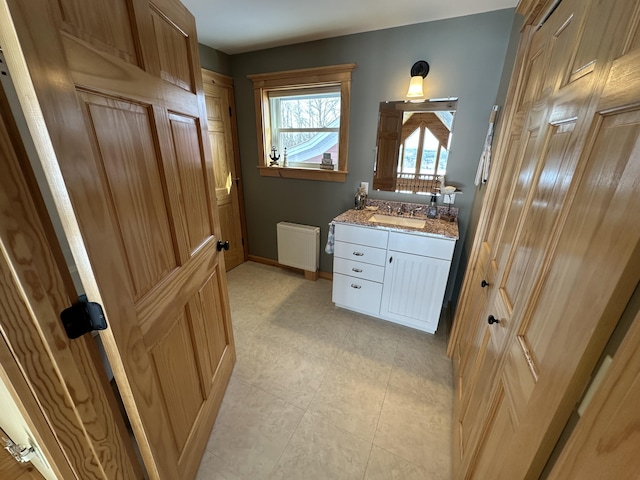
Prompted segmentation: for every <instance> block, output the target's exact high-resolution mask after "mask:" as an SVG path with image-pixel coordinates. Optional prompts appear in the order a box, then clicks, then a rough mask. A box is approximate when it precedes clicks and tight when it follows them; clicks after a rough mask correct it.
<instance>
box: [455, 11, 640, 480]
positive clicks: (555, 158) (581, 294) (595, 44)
mask: <svg viewBox="0 0 640 480" xmlns="http://www.w3.org/2000/svg"><path fill="white" fill-rule="evenodd" d="M637 8H638V4H637V2H631V1H619V2H607V3H604V2H582V1H581V2H578V1H572V0H565V1H563V2H562V3H561V4H560V6H559V7H558V8H557V9H556V10H555V11H554V12H553V14H552V15H551V16H550V17H549V19H548V20H547V21H546V23H545V24H544V25H543V26H542V27H541V28H539V29H538V30H537V32H536V33H535V36H534V37H533V39H532V41H531V43H530V45H531V48H530V49H529V52H528V54H527V61H526V62H525V65H526V69H525V72H526V76H525V78H524V80H523V85H524V86H523V88H522V89H521V92H522V94H521V96H520V99H527V98H531V99H532V102H531V104H530V106H529V107H528V108H525V109H524V110H526V112H525V114H524V119H523V123H524V127H523V130H522V134H517V133H516V134H514V135H512V136H511V137H508V138H510V139H511V138H518V143H519V145H518V149H519V151H520V152H521V155H522V160H521V162H519V167H518V168H514V171H515V172H517V173H516V175H515V176H514V179H513V181H512V185H513V187H512V190H511V193H509V195H510V196H511V198H510V201H508V202H507V204H508V205H509V207H508V209H507V212H506V215H505V219H504V223H503V224H502V225H500V226H499V227H498V228H495V229H494V228H492V227H495V226H496V225H495V222H493V223H489V229H488V230H485V234H486V238H492V236H493V238H495V239H496V240H495V243H494V245H495V256H494V258H493V259H492V261H491V263H492V264H491V267H492V268H493V271H492V272H490V273H495V275H496V280H495V282H494V285H493V286H494V288H495V292H493V294H492V300H490V301H489V302H488V307H487V309H486V311H485V314H492V315H494V317H495V318H496V319H498V320H499V323H494V324H493V325H488V326H486V327H484V329H485V330H488V331H489V332H491V338H492V339H496V340H497V342H493V343H492V342H488V343H487V345H489V346H490V347H491V351H492V352H493V353H495V355H487V356H486V358H491V361H492V362H493V366H491V367H486V368H484V365H483V366H481V367H479V368H480V370H481V371H482V372H485V374H484V375H480V376H478V379H477V382H480V383H481V384H482V385H490V388H489V392H490V395H489V396H488V397H487V396H486V395H485V394H486V392H485V391H483V395H482V396H476V397H473V395H472V397H471V400H470V403H471V405H472V406H473V407H474V408H473V411H474V414H473V415H472V416H471V418H470V419H469V420H468V421H469V422H471V423H472V425H473V428H471V430H472V431H473V432H474V434H475V437H473V438H470V439H469V441H470V447H471V449H470V451H469V450H467V451H463V453H462V455H463V457H464V458H462V459H461V460H460V461H461V464H462V465H461V467H460V468H459V469H458V470H457V471H456V475H457V478H488V477H489V476H491V477H492V478H505V479H511V478H537V475H538V474H539V472H540V470H541V469H542V467H543V466H544V462H545V461H546V458H547V456H548V454H549V453H550V451H551V448H552V447H553V445H554V444H555V441H556V440H557V436H558V435H559V433H560V431H561V429H562V427H563V425H564V423H563V422H566V419H567V417H568V415H569V412H570V411H571V408H572V407H573V405H574V404H575V402H576V401H577V399H578V397H579V394H580V392H581V389H582V388H583V387H584V384H585V382H586V380H587V374H588V372H590V371H591V370H590V368H592V367H593V364H594V363H595V361H596V360H597V358H598V356H599V350H598V349H599V348H600V349H601V348H602V347H603V344H604V341H606V338H607V336H608V334H609V333H610V331H611V329H612V327H613V325H614V324H615V321H612V318H613V319H617V318H618V316H616V315H619V313H620V312H616V309H617V308H618V307H619V305H620V304H619V303H618V302H620V301H622V302H623V303H621V305H622V306H624V305H625V304H626V301H625V298H627V299H628V296H629V295H630V294H631V291H630V290H629V288H631V290H632V289H633V287H634V286H635V285H636V284H637V282H638V275H639V273H640V271H639V269H638V267H637V266H635V265H638V258H637V255H638V252H637V250H638V248H637V246H638V241H639V240H640V236H639V235H638V234H639V233H640V231H638V228H637V225H634V226H626V227H625V224H626V223H627V219H628V218H630V216H632V215H633V213H632V212H633V211H634V210H635V209H637V208H638V207H640V204H638V202H637V198H635V199H634V198H633V191H634V189H637V178H639V177H638V173H639V172H638V168H640V166H639V165H637V163H638V161H637V159H638V158H639V157H638V155H637V153H636V152H637V150H636V148H637V146H636V145H637V142H638V137H637V132H636V129H635V125H636V122H637V121H638V117H637V113H636V112H634V111H633V108H632V105H634V104H636V102H638V100H640V98H637V97H638V90H637V89H636V90H635V92H632V90H633V86H632V84H633V82H634V81H637V79H636V76H637V75H638V73H639V72H638V69H637V67H635V65H634V64H633V62H634V61H636V62H637V58H636V57H634V55H633V53H631V51H629V53H627V54H626V55H625V56H626V57H627V60H626V61H623V60H622V58H624V56H623V57H621V56H620V55H622V54H623V52H624V51H625V49H627V50H629V49H632V48H633V47H632V43H631V41H630V39H632V38H635V36H636V33H635V29H636V28H637V25H636V24H635V23H633V22H629V15H628V13H629V11H630V10H631V11H633V9H636V12H637V11H638V10H637ZM616 58H617V60H615V62H620V67H619V69H618V70H617V71H616V63H613V70H611V72H610V70H609V69H610V68H611V66H612V62H613V61H614V59H616ZM527 69H528V70H527ZM536 71H537V72H542V73H541V74H536V73H535V72H536ZM620 72H624V74H625V76H626V85H627V88H626V89H625V87H624V85H623V83H622V82H621V81H620ZM607 78H609V80H607ZM528 92H531V93H528ZM601 94H602V96H601ZM521 103H522V102H521ZM598 104H599V105H598ZM506 151H507V152H508V151H509V150H508V149H507V150H506ZM507 158H508V156H507V157H505V159H507ZM605 159H606V160H605ZM627 179H629V180H627ZM631 179H632V180H631ZM621 183H622V185H621ZM636 192H637V190H636ZM594 197H595V198H596V199H597V200H594ZM636 197H637V195H636ZM496 198H497V199H500V198H505V197H504V196H500V195H498V196H496ZM507 198H508V197H507ZM598 202H601V203H598ZM614 212H617V213H614ZM493 218H495V217H493ZM635 223H637V222H635ZM610 228H612V229H614V231H619V232H623V233H621V234H620V236H619V238H616V239H613V238H611V237H612V235H611V231H610V230H609V229H610ZM496 232H497V233H496ZM487 243H488V246H487V247H486V248H487V249H489V250H491V249H492V247H493V246H491V245H490V242H487ZM599 283H601V284H605V285H606V286H603V285H600V286H599ZM612 302H613V303H615V305H613V304H612ZM612 315H613V316H612ZM485 318H486V317H485ZM480 321H486V320H484V319H483V318H481V319H480ZM480 330H482V328H481V329H480ZM476 338H480V339H484V338H486V334H484V335H478V336H477V337H476ZM487 348H489V347H487ZM470 351H471V350H470ZM472 387H473V385H472ZM464 388H467V387H466V386H465V387H464ZM463 398H464V396H463ZM478 412H479V413H478ZM463 420H466V419H463ZM462 423H463V425H462V427H464V422H462ZM461 430H462V432H463V434H464V428H461ZM463 441H464V439H463Z"/></svg>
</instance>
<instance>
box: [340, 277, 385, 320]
mask: <svg viewBox="0 0 640 480" xmlns="http://www.w3.org/2000/svg"><path fill="white" fill-rule="evenodd" d="M381 298H382V284H381V283H376V282H370V281H369V280H362V279H359V278H353V277H349V276H347V275H342V274H340V273H334V274H333V298H332V300H333V303H335V304H336V305H338V306H340V307H346V308H348V309H350V310H356V311H358V312H362V313H366V314H368V315H375V316H378V315H379V314H380V299H381Z"/></svg>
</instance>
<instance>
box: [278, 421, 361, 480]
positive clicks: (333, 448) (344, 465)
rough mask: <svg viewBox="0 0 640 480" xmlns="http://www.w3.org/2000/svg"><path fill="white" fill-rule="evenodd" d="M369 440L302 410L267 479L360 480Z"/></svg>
mask: <svg viewBox="0 0 640 480" xmlns="http://www.w3.org/2000/svg"><path fill="white" fill-rule="evenodd" d="M370 450H371V444H370V443H369V442H365V441H364V440H362V439H360V438H358V437H356V436H355V435H351V434H350V433H347V432H345V431H344V430H342V429H340V428H338V427H336V426H335V425H332V424H330V423H328V422H325V421H323V420H321V419H320V418H318V417H315V416H313V415H311V414H310V413H306V414H305V416H304V417H303V419H302V420H301V421H300V424H299V425H298V428H297V429H296V431H295V433H294V434H293V436H292V437H291V441H290V442H289V444H288V445H287V448H286V450H285V451H284V453H283V454H282V457H281V458H280V460H279V461H278V464H277V465H276V467H275V469H274V471H273V473H272V475H271V476H270V477H269V479H270V480H293V479H296V480H297V479H300V480H302V479H304V480H328V479H331V480H356V479H357V480H360V479H362V477H363V475H364V472H365V468H366V465H367V459H368V457H369V452H370Z"/></svg>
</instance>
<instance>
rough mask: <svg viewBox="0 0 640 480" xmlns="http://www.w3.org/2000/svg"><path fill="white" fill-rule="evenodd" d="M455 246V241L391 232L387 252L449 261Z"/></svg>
mask: <svg viewBox="0 0 640 480" xmlns="http://www.w3.org/2000/svg"><path fill="white" fill-rule="evenodd" d="M455 246H456V241H455V240H448V239H444V238H435V237H427V236H423V235H412V234H410V233H395V232H391V233H390V234H389V250H394V251H396V252H405V253H411V254H413V255H422V256H424V257H433V258H441V259H443V260H451V257H453V249H454V248H455Z"/></svg>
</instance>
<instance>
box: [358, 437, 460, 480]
mask: <svg viewBox="0 0 640 480" xmlns="http://www.w3.org/2000/svg"><path fill="white" fill-rule="evenodd" d="M440 478H442V479H443V480H444V479H447V477H441V476H440V475H438V476H435V477H434V476H430V475H429V474H428V473H427V469H426V468H424V467H422V466H420V465H415V464H413V463H411V462H409V461H407V460H405V459H404V458H401V457H398V456H396V455H394V454H393V453H390V452H387V451H386V450H383V449H381V448H380V447H377V446H375V445H374V446H373V449H372V450H371V455H370V456H369V463H368V464H367V471H366V473H365V475H364V480H436V479H440ZM447 480H448V479H447Z"/></svg>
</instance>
